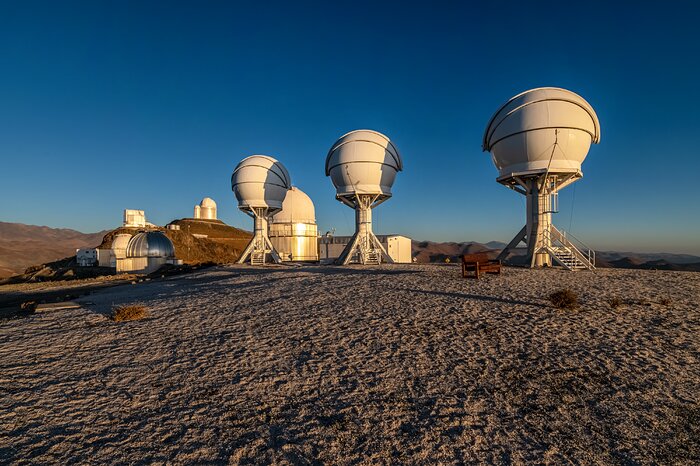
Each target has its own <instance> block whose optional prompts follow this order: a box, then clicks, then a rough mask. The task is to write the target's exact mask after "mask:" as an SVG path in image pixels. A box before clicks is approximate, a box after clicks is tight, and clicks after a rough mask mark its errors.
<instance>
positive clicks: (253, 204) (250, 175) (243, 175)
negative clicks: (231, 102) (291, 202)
mask: <svg viewBox="0 0 700 466" xmlns="http://www.w3.org/2000/svg"><path fill="white" fill-rule="evenodd" d="M291 187H292V185H291V180H290V178H289V173H288V172H287V169H286V168H284V165H282V164H281V163H280V162H279V161H277V160H276V159H274V158H272V157H269V156H267V155H251V156H250V157H246V158H245V159H243V160H241V162H240V163H239V164H238V165H237V166H236V168H235V169H234V170H233V174H232V175H231V189H232V190H233V193H234V194H235V195H236V199H238V208H239V209H242V210H250V209H254V208H267V209H271V210H273V211H274V210H279V209H281V208H282V202H283V201H284V198H285V196H286V195H287V191H288V190H289V189H290V188H291Z"/></svg>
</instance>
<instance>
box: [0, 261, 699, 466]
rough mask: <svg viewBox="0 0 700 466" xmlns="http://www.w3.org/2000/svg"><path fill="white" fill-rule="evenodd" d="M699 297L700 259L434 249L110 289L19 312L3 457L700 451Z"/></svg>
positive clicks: (8, 336) (242, 459)
mask: <svg viewBox="0 0 700 466" xmlns="http://www.w3.org/2000/svg"><path fill="white" fill-rule="evenodd" d="M565 287H569V288H571V289H572V290H574V291H575V292H577V293H578V294H579V297H580V299H581V303H582V304H581V307H580V308H579V309H578V310H575V311H563V310H556V309H553V308H552V307H551V305H550V304H549V302H548V300H547V296H548V295H549V293H551V292H552V291H555V290H557V289H561V288H565ZM613 297H617V298H620V299H621V300H623V302H625V304H623V305H621V306H620V307H617V308H615V309H613V308H611V307H610V305H609V303H608V300H609V299H611V298H613ZM699 299H700V273H689V272H662V271H640V270H615V269H607V270H599V271H596V272H576V273H570V272H566V271H562V270H524V269H511V268H507V269H506V270H505V272H504V274H503V275H501V276H487V277H485V278H484V279H482V280H479V281H476V280H465V279H462V278H461V277H460V276H459V269H458V268H457V267H454V266H431V265H406V266H399V265H394V266H382V267H379V268H359V267H348V268H338V267H319V266H315V267H311V266H309V267H299V268H290V267H270V268H266V269H265V270H259V269H252V268H250V267H245V266H230V267H222V268H214V269H208V270H206V271H203V272H201V273H195V274H190V275H186V276H180V277H174V278H172V279H165V280H158V281H151V282H146V283H140V284H137V285H126V286H121V287H116V288H110V289H107V290H103V291H100V292H97V293H95V294H93V295H90V296H86V297H84V298H81V300H80V301H81V302H82V303H83V305H84V308H82V309H73V310H63V311H61V310H59V311H52V312H47V313H42V314H35V315H32V316H29V317H26V318H19V319H13V320H4V321H0V462H3V463H4V462H16V463H19V464H24V463H27V464H28V463H37V462H41V463H60V464H66V463H72V462H73V463H81V464H85V463H92V464H105V463H110V464H113V463H133V462H147V463H168V464H172V463H192V462H197V463H203V462H213V463H234V464H239V463H276V464H310V463H311V464H313V463H319V462H320V463H334V464H359V463H372V464H377V463H379V464H416V463H439V462H440V463H444V464H454V463H463V462H479V463H481V462H489V463H510V462H515V463H523V462H527V463H531V462H535V463H547V462H551V463H557V464H559V463H568V462H573V463H605V464H609V463H626V464H634V463H637V462H639V463H643V464H645V463H665V464H668V463H674V462H677V463H680V464H692V463H696V464H697V463H698V462H700V390H699V389H698V387H699V386H700V309H699V306H698V301H699ZM133 302H141V303H144V304H145V305H146V306H147V307H148V308H149V312H150V314H149V317H147V318H146V319H144V320H140V321H133V322H120V323H116V322H112V321H110V320H108V319H107V318H106V314H107V313H108V312H109V311H110V310H111V308H112V307H113V306H114V305H117V304H124V303H133Z"/></svg>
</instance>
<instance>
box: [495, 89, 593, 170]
mask: <svg viewBox="0 0 700 466" xmlns="http://www.w3.org/2000/svg"><path fill="white" fill-rule="evenodd" d="M599 140H600V123H599V122H598V116H597V115H596V113H595V111H594V110H593V107H591V105H590V104H589V103H588V102H586V101H585V100H584V99H583V97H581V96H579V95H578V94H575V93H574V92H571V91H568V90H566V89H560V88H556V87H542V88H538V89H531V90H529V91H526V92H523V93H522V94H518V95H516V96H515V97H513V98H511V99H510V100H509V101H508V102H506V103H505V104H504V105H503V106H501V108H500V109H499V110H498V111H497V112H496V113H495V114H494V115H493V117H491V120H490V121H489V124H488V126H487V127H486V131H485V132H484V139H483V144H482V147H483V150H484V151H488V152H491V155H492V157H493V163H494V164H495V165H496V168H497V169H498V170H499V177H501V178H502V177H507V176H513V175H518V174H530V173H538V172H546V171H549V172H551V173H578V172H580V171H581V163H582V162H583V160H584V159H585V158H586V155H587V154H588V149H589V148H590V146H591V143H594V144H597V143H598V141H599ZM555 142H556V147H555Z"/></svg>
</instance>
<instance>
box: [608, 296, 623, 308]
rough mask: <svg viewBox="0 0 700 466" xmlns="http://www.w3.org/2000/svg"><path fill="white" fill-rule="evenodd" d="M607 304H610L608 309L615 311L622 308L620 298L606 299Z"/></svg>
mask: <svg viewBox="0 0 700 466" xmlns="http://www.w3.org/2000/svg"><path fill="white" fill-rule="evenodd" d="M608 304H610V307H611V308H613V309H617V308H618V307H620V306H622V300H621V299H620V298H617V297H615V298H610V299H608Z"/></svg>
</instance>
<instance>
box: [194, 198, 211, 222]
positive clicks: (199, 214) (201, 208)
mask: <svg viewBox="0 0 700 466" xmlns="http://www.w3.org/2000/svg"><path fill="white" fill-rule="evenodd" d="M194 218H196V219H198V220H216V202H214V199H212V198H210V197H205V198H204V199H202V202H200V203H199V204H197V205H196V206H194Z"/></svg>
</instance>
